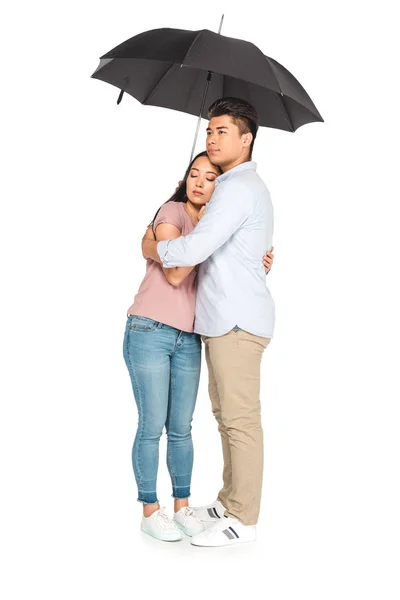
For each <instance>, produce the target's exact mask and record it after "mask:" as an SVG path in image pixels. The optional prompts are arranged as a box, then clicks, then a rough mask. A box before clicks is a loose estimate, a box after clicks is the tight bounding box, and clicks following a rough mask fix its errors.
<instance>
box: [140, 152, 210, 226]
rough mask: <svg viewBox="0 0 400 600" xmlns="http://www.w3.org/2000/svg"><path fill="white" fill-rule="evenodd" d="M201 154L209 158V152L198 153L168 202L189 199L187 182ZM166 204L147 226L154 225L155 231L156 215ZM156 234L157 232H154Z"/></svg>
mask: <svg viewBox="0 0 400 600" xmlns="http://www.w3.org/2000/svg"><path fill="white" fill-rule="evenodd" d="M201 156H206V157H207V158H208V154H207V152H200V154H198V155H197V156H195V157H194V159H193V160H192V162H191V163H190V165H189V166H188V168H187V169H186V173H185V176H184V178H183V179H182V181H181V183H180V185H179V187H178V188H177V190H176V191H175V192H174V193H173V194H172V196H171V198H170V199H169V200H167V202H187V201H188V197H187V196H186V182H187V179H188V177H189V174H190V171H191V170H192V167H193V164H194V162H195V161H196V160H197V159H198V158H200V157H201ZM216 168H217V169H218V171H220V173H222V171H221V169H220V168H219V167H216ZM167 202H164V204H167ZM164 204H162V205H161V206H160V208H159V209H158V211H157V212H156V214H155V215H154V217H153V220H152V221H151V223H149V225H148V226H147V227H150V225H153V231H154V221H155V220H156V217H157V215H158V213H159V212H160V210H161V209H162V207H163V206H164ZM154 234H155V232H154Z"/></svg>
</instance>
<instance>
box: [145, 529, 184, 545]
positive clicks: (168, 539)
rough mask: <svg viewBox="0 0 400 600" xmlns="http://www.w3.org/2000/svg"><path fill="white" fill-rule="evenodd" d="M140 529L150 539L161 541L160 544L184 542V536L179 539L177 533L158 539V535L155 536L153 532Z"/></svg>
mask: <svg viewBox="0 0 400 600" xmlns="http://www.w3.org/2000/svg"><path fill="white" fill-rule="evenodd" d="M140 529H141V531H143V533H146V534H147V535H149V536H150V537H152V538H154V539H155V540H159V541H160V542H180V541H181V540H182V536H179V537H177V536H176V534H175V533H171V534H166V536H165V537H158V536H157V535H154V533H151V531H146V529H142V528H140Z"/></svg>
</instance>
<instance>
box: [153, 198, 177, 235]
mask: <svg viewBox="0 0 400 600" xmlns="http://www.w3.org/2000/svg"><path fill="white" fill-rule="evenodd" d="M161 223H169V224H170V225H175V227H177V228H178V229H179V231H182V229H183V223H182V213H181V210H180V208H179V206H178V203H177V202H173V201H171V202H166V203H165V204H163V205H162V207H161V208H160V210H159V213H158V215H157V216H156V218H155V219H154V224H153V226H154V230H156V228H157V225H161Z"/></svg>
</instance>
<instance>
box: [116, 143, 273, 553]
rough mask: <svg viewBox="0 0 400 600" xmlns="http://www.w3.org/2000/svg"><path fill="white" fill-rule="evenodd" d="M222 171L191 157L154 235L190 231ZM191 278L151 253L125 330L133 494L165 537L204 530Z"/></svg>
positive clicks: (147, 525)
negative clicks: (162, 454)
mask: <svg viewBox="0 0 400 600" xmlns="http://www.w3.org/2000/svg"><path fill="white" fill-rule="evenodd" d="M219 175H221V171H220V169H219V167H216V166H215V165H213V164H212V163H211V162H210V160H209V159H208V156H207V153H206V152H202V153H201V154H199V155H198V156H196V157H195V158H194V159H193V161H192V162H191V164H190V165H189V167H188V169H187V171H186V173H185V177H184V179H183V180H182V182H180V185H179V187H178V188H177V190H176V192H175V194H173V196H172V197H171V198H170V199H169V200H168V201H167V202H166V203H165V204H163V205H162V207H161V208H160V209H159V211H158V212H157V213H156V215H155V217H154V219H153V223H152V225H153V232H154V235H155V237H156V239H157V240H163V239H172V238H177V237H180V236H181V235H188V234H189V233H190V232H191V231H193V229H194V228H195V226H196V224H197V223H198V221H199V220H200V219H201V217H202V216H203V214H204V207H205V205H206V204H207V202H209V201H210V199H211V195H212V193H213V191H214V186H215V183H214V182H215V180H216V178H217V177H218V176H219ZM265 260H266V259H264V264H265V265H266V264H272V255H270V256H269V263H266V262H265ZM266 270H267V269H266ZM196 286H197V267H196V266H193V267H175V268H172V269H166V268H164V267H162V265H160V264H159V263H156V262H154V261H152V260H150V259H148V260H147V266H146V275H145V277H144V279H143V281H142V283H141V285H140V287H139V291H138V293H137V294H136V296H135V299H134V302H133V304H132V306H131V307H130V308H129V310H128V320H127V324H126V330H125V338H124V358H125V362H126V365H127V367H128V370H129V374H130V377H131V381H132V387H133V393H134V396H135V400H136V404H137V407H138V414H139V423H138V429H137V433H136V437H135V441H134V445H133V451H132V463H133V469H134V473H135V478H136V483H137V487H138V501H139V502H142V503H143V517H142V523H141V529H142V531H144V532H145V533H148V534H149V535H151V536H153V537H155V538H157V539H160V540H164V541H175V540H179V539H181V538H182V534H181V531H183V532H184V533H186V534H187V535H189V536H192V535H195V534H196V533H200V532H201V531H203V530H204V525H203V524H202V523H200V521H198V520H197V519H196V517H195V514H194V511H193V510H192V509H191V508H190V507H189V501H188V498H189V496H190V483H191V475H192V467H193V444H192V437H191V421H192V416H193V411H194V407H195V404H196V397H197V391H198V386H199V379H200V364H201V340H200V336H199V335H198V334H196V333H194V332H193V324H194V311H195V299H196ZM164 426H165V428H166V432H167V436H168V445H167V466H168V470H169V474H170V477H171V482H172V492H173V493H172V495H173V497H174V517H173V519H171V518H170V517H169V516H168V515H167V514H166V513H165V511H164V509H163V508H160V504H159V502H158V498H157V492H156V482H157V470H158V460H159V456H158V448H159V440H160V437H161V434H162V431H163V428H164Z"/></svg>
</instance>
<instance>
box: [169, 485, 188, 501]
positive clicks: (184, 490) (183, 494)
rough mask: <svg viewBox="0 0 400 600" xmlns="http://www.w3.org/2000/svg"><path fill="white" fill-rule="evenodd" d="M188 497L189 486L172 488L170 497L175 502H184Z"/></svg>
mask: <svg viewBox="0 0 400 600" xmlns="http://www.w3.org/2000/svg"><path fill="white" fill-rule="evenodd" d="M189 496H190V485H185V486H181V487H173V488H172V497H173V498H176V499H177V500H184V499H185V498H189Z"/></svg>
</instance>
